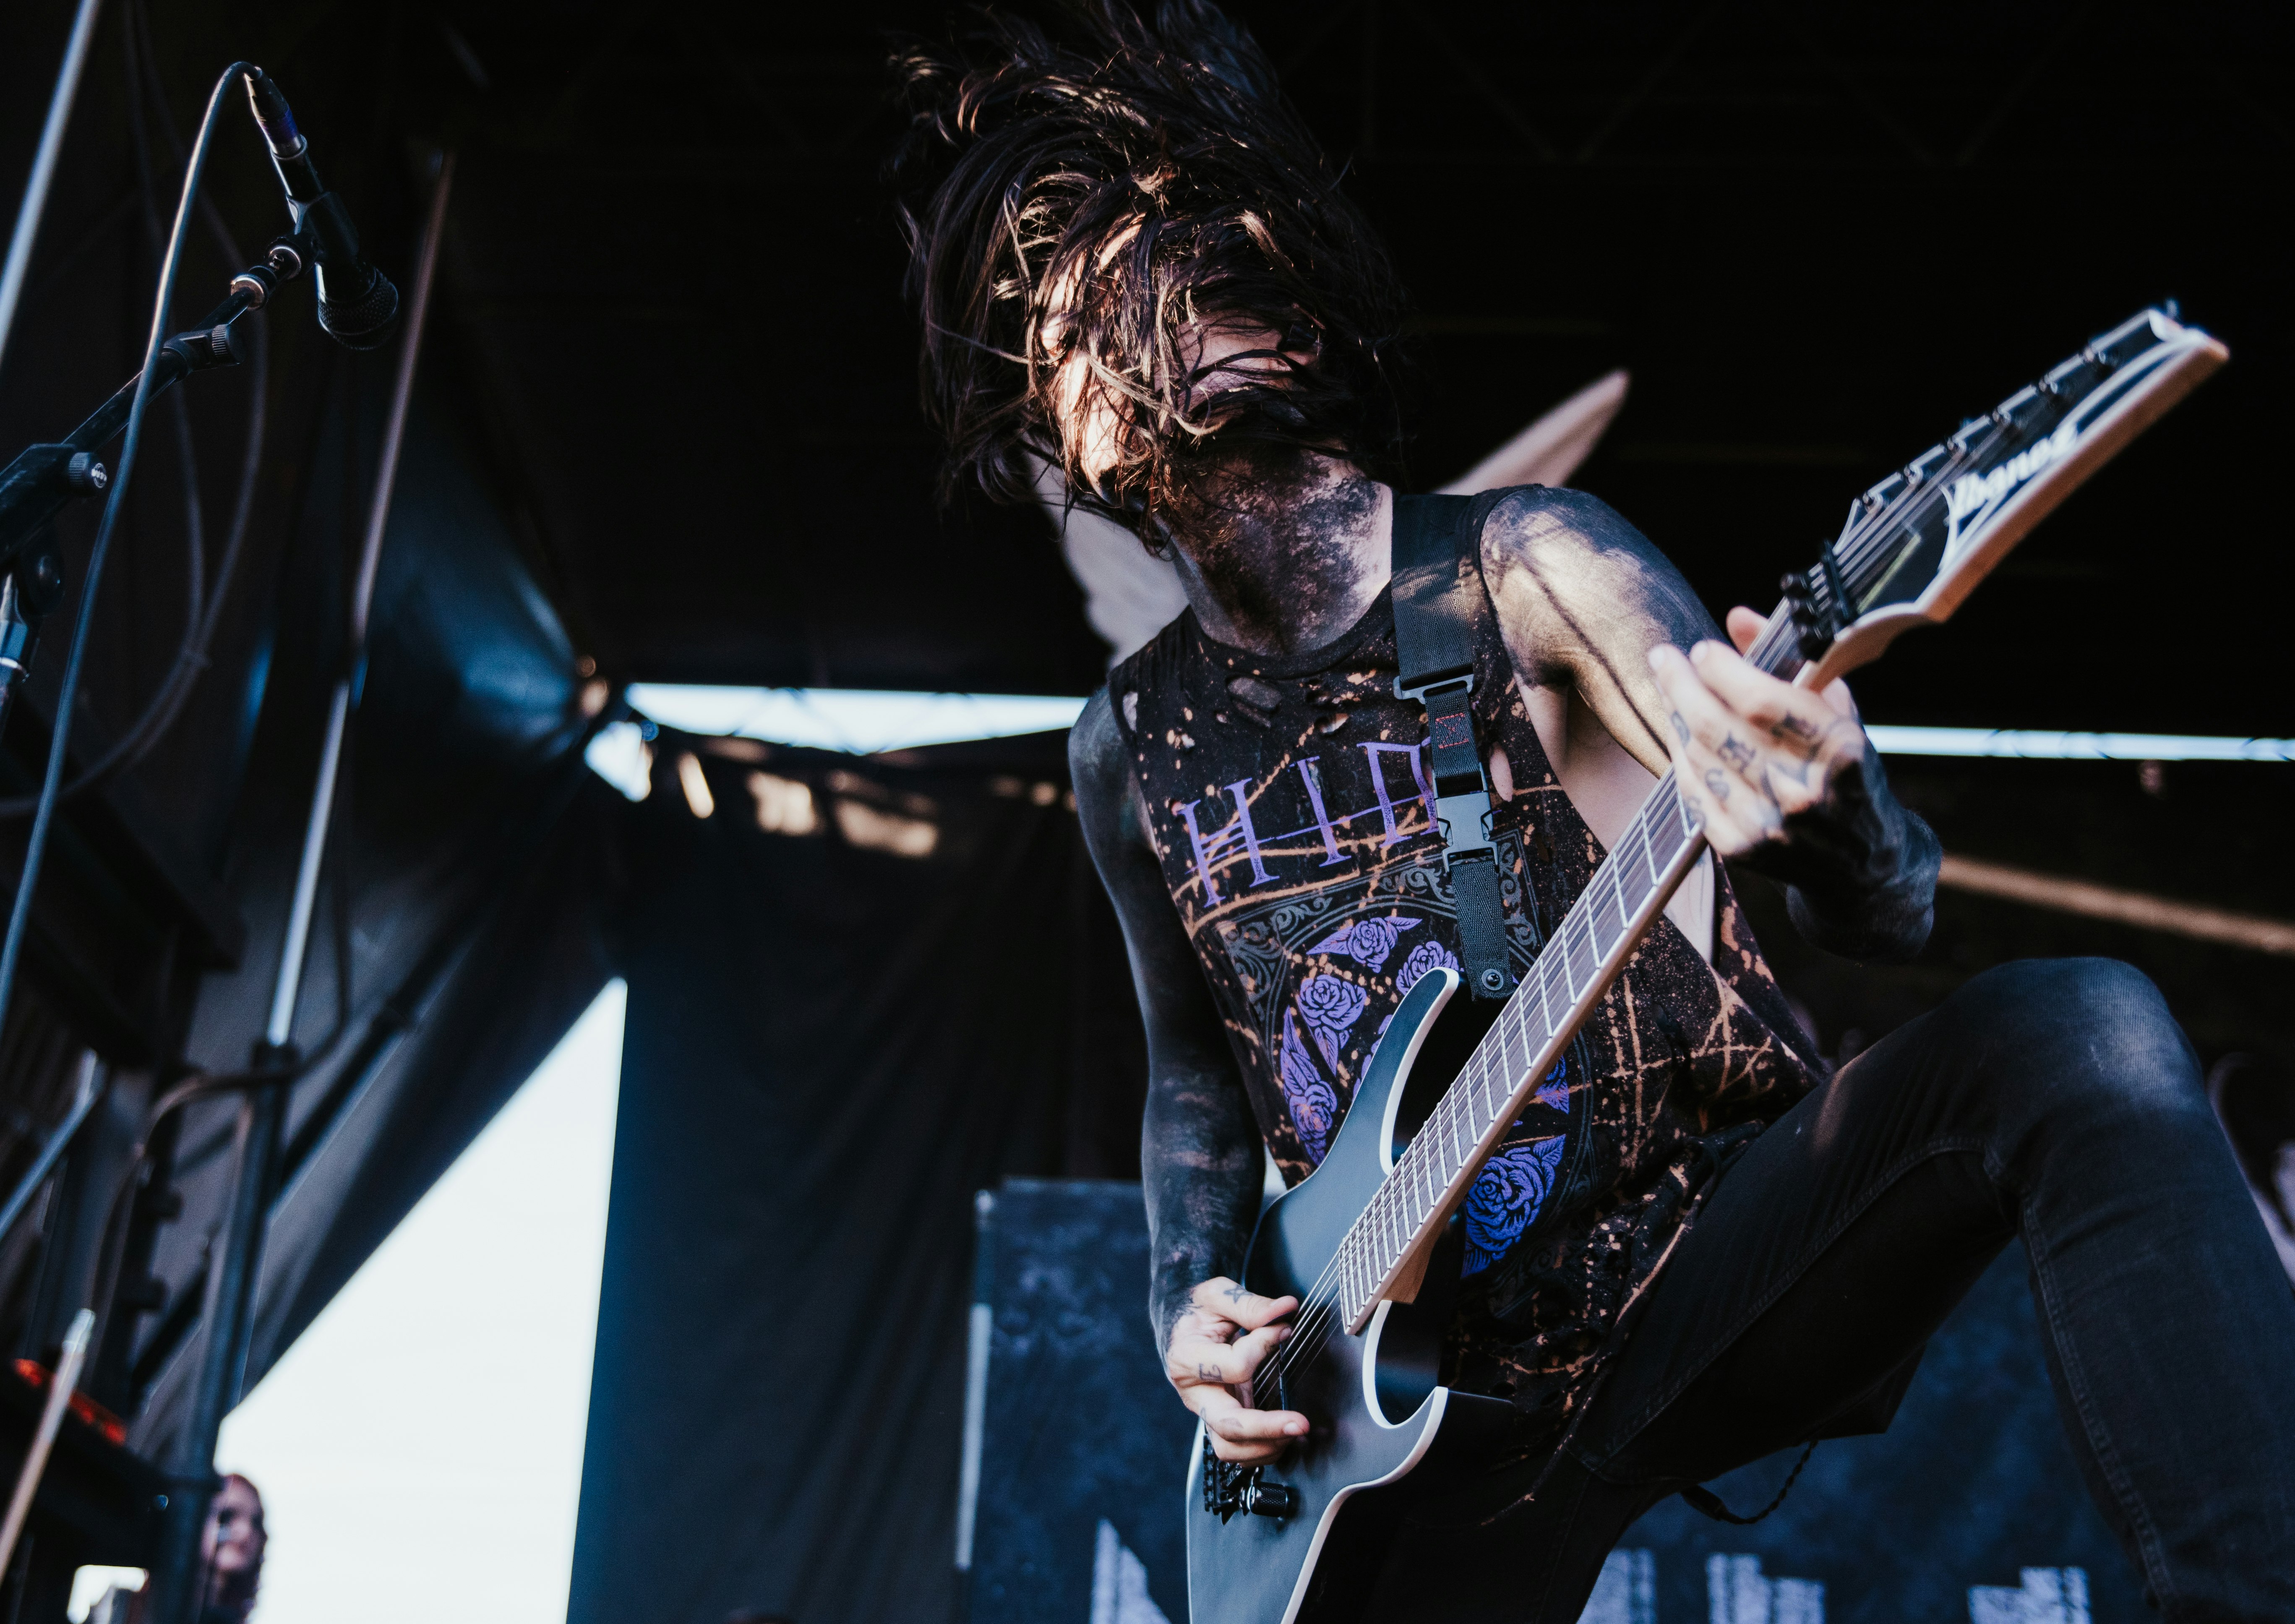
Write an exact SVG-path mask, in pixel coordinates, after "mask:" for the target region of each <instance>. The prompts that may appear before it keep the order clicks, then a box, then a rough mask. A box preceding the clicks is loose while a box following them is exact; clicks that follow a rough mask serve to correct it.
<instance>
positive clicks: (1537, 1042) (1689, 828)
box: [1337, 607, 1801, 1331]
mask: <svg viewBox="0 0 2295 1624" xmlns="http://www.w3.org/2000/svg"><path fill="white" fill-rule="evenodd" d="M1747 657H1748V658H1749V659H1750V660H1751V661H1752V663H1753V664H1754V665H1758V666H1760V668H1761V669H1762V670H1764V671H1767V672H1769V673H1772V674H1774V675H1780V676H1791V675H1792V674H1793V672H1794V671H1795V670H1797V669H1798V668H1799V667H1800V665H1801V655H1800V651H1799V649H1798V648H1797V647H1796V645H1795V643H1794V640H1793V631H1792V620H1791V616H1790V614H1789V612H1788V610H1787V609H1786V608H1782V607H1781V608H1779V609H1778V610H1777V612H1776V614H1775V615H1773V616H1770V619H1769V624H1768V627H1767V628H1766V629H1765V630H1764V631H1763V632H1762V634H1761V636H1760V639H1759V640H1758V641H1756V642H1755V643H1754V645H1753V647H1752V649H1750V650H1748V651H1747ZM1704 850H1705V836H1704V834H1703V831H1702V830H1701V829H1700V828H1699V826H1698V824H1697V822H1696V820H1695V818H1694V817H1692V816H1691V814H1690V813H1689V812H1688V809H1687V807H1686V806H1685V805H1684V804H1683V803H1682V798H1681V791H1680V788H1679V786H1678V785H1677V784H1676V783H1675V782H1674V776H1673V774H1672V773H1671V772H1670V771H1669V772H1667V773H1666V775H1665V776H1664V777H1663V778H1662V779H1659V780H1658V782H1657V788H1654V789H1653V790H1652V791H1651V792H1650V795H1649V798H1648V799H1647V800H1646V801H1644V802H1643V803H1642V805H1641V810H1640V811H1638V812H1636V813H1635V814H1634V817H1633V821H1632V822H1630V823H1629V824H1628V825H1627V826H1626V828H1625V830H1624V832H1623V833H1622V834H1621V835H1620V836H1618V839H1617V842H1616V844H1615V845H1613V846H1612V847H1611V848H1610V850H1609V853H1608V855H1607V856H1606V857H1605V859H1604V861H1603V862H1602V864H1601V866H1600V867H1599V868H1597V869H1595V871H1594V877H1593V878H1592V879H1591V880H1589V882H1588V883H1587V885H1586V889H1585V890H1584V891H1582V892H1580V894H1579V895H1578V900H1577V901H1576V902H1573V903H1572V904H1571V907H1570V911H1569V912H1568V913H1567V914H1566V915H1564V918H1563V920H1562V926H1561V928H1560V929H1558V930H1556V932H1555V933H1554V935H1553V938H1552V940H1550V941H1549V942H1548V943H1547V945H1546V947H1545V948H1544V950H1543V951H1540V954H1539V956H1538V959H1537V961H1536V962H1535V963H1534V964H1532V965H1531V968H1530V972H1529V974H1528V975H1524V976H1523V980H1522V984H1521V985H1520V986H1518V987H1516V988H1515V991H1514V993H1513V996H1511V997H1510V998H1508V999H1507V1001H1506V1003H1505V1005H1504V1006H1503V1007H1502V1008H1500V1009H1499V1016H1498V1019H1497V1020H1496V1021H1494V1022H1492V1023H1491V1028H1490V1030H1489V1031H1488V1032H1485V1033H1483V1034H1482V1041H1481V1042H1480V1043H1479V1044H1477V1045H1476V1046H1475V1049H1474V1055H1473V1057H1471V1058H1470V1059H1468V1061H1467V1062H1466V1066H1465V1068H1464V1069H1463V1070H1462V1071H1460V1072H1459V1073H1458V1079H1457V1081H1454V1082H1452V1083H1451V1084H1450V1088H1449V1089H1446V1090H1445V1091H1444V1093H1443V1095H1442V1099H1441V1100H1440V1101H1439V1102H1438V1103H1437V1104H1436V1106H1435V1107H1434V1109H1433V1112H1432V1113H1431V1114H1429V1115H1428V1116H1427V1119H1426V1122H1425V1126H1424V1127H1423V1128H1421V1129H1420V1130H1419V1131H1418V1132H1417V1134H1415V1135H1414V1136H1413V1137H1412V1138H1411V1141H1410V1145H1409V1148H1408V1149H1407V1150H1405V1151H1404V1152H1403V1154H1402V1155H1401V1156H1400V1157H1398V1158H1397V1159H1396V1161H1395V1164H1394V1171H1393V1173H1392V1174H1390V1175H1389V1176H1388V1178H1387V1180H1386V1182H1385V1183H1384V1185H1382V1186H1381V1187H1380V1188H1379V1192H1378V1194H1377V1195H1376V1196H1374V1197H1373V1198H1372V1200H1371V1202H1370V1204H1369V1205H1368V1206H1367V1207H1365V1208H1364V1209H1363V1212H1362V1214H1361V1216H1360V1217H1359V1218H1358V1219H1357V1220H1355V1223H1354V1226H1353V1228H1351V1229H1350V1230H1349V1231H1348V1233H1347V1236H1346V1238H1345V1240H1344V1241H1343V1242H1342V1243H1341V1245H1340V1255H1339V1260H1338V1266H1337V1271H1338V1289H1339V1295H1340V1298H1341V1307H1342V1309H1343V1310H1344V1316H1345V1320H1346V1325H1347V1328H1348V1329H1349V1330H1350V1331H1360V1330H1361V1329H1362V1327H1363V1326H1365V1325H1368V1323H1369V1321H1370V1317H1371V1314H1372V1311H1373V1310H1376V1308H1377V1307H1378V1304H1379V1302H1380V1300H1381V1299H1382V1298H1384V1297H1386V1296H1389V1295H1391V1294H1393V1292H1394V1290H1395V1289H1396V1288H1397V1285H1398V1282H1400V1281H1402V1280H1404V1279H1406V1278H1408V1277H1409V1275H1410V1271H1411V1269H1413V1267H1414V1266H1415V1265H1416V1264H1417V1261H1418V1260H1419V1259H1420V1258H1421V1256H1422V1255H1423V1253H1424V1252H1425V1248H1426V1247H1427V1246H1428V1245H1431V1244H1432V1242H1433V1238H1434V1236H1436V1234H1438V1233H1439V1232H1440V1230H1441V1228H1442V1224H1443V1223H1444V1221H1445V1220H1448V1218H1449V1217H1450V1213H1451V1212H1453V1211H1454V1210H1455V1209H1456V1208H1457V1206H1458V1204H1459V1203H1460V1202H1461V1201H1463V1200H1465V1199H1466V1188H1467V1187H1468V1186H1469V1185H1471V1184H1472V1183H1474V1178H1475V1175H1477V1174H1478V1173H1480V1172H1481V1171H1482V1166H1483V1164H1484V1163H1487V1162H1488V1161H1489V1160H1490V1159H1491V1156H1492V1155H1494V1154H1496V1152H1497V1150H1498V1147H1499V1143H1500V1141H1501V1140H1503V1139H1504V1138H1505V1137H1506V1133H1507V1129H1508V1128H1510V1127H1511V1126H1512V1125H1513V1124H1514V1122H1515V1120H1516V1119H1517V1118H1519V1117H1520V1116H1521V1115H1522V1114H1523V1111H1525V1110H1527V1109H1528V1108H1529V1106H1530V1104H1531V1100H1532V1099H1533V1098H1536V1095H1537V1092H1538V1088H1539V1084H1540V1081H1541V1080H1543V1079H1544V1078H1545V1077H1546V1075H1547V1074H1548V1073H1549V1072H1551V1071H1552V1070H1553V1069H1554V1065H1555V1063H1556V1061H1558V1060H1559V1059H1561V1057H1562V1053H1563V1050H1564V1049H1566V1048H1568V1047H1569V1043H1570V1040H1571V1039H1572V1037H1573V1036H1575V1035H1576V1033H1577V1031H1578V1028H1579V1027H1580V1025H1582V1024H1584V1023H1585V1020H1586V1017H1587V1016H1589V1015H1591V1014H1592V1013H1593V1010H1594V1006H1595V1005H1597V1004H1598V1003H1600V1002H1601V1001H1602V998H1603V996H1604V994H1605V993H1607V992H1609V990H1610V984H1611V983H1613V982H1614V981H1616V980H1617V978H1618V973H1619V972H1620V971H1621V970H1622V969H1623V968H1624V967H1625V964H1626V960H1627V959H1630V958H1632V957H1633V953H1634V949H1635V948H1637V947H1638V946H1639V945H1640V943H1641V939H1642V937H1643V936H1644V935H1646V934H1648V931H1649V928H1650V926H1652V925H1653V924H1654V923H1655V922H1656V920H1657V917H1658V915H1659V914H1660V913H1661V912H1662V911H1663V910H1664V908H1665V905H1666V903H1667V902H1670V901H1671V900H1672V897H1673V894H1674V892H1675V891H1676V890H1677V889H1678V888H1679V886H1680V885H1681V882H1682V881H1683V880H1684V879H1686V878H1687V877H1688V875H1689V870H1690V869H1692V868H1693V867H1695V864H1696V862H1697V859H1698V857H1699V856H1700V855H1701V854H1702V853H1703V852H1704Z"/></svg>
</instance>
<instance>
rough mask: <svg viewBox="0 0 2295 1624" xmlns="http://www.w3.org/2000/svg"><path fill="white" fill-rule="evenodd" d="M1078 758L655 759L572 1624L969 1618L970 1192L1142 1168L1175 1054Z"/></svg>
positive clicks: (939, 754) (1050, 745) (638, 834)
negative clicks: (1106, 861)
mask: <svg viewBox="0 0 2295 1624" xmlns="http://www.w3.org/2000/svg"><path fill="white" fill-rule="evenodd" d="M1064 749H1065V747H1064V741H1063V739H1062V738H1060V737H1059V736H1047V737H1043V738H1038V739H1021V740H1013V741H1007V742H1004V743H1000V744H989V745H974V746H962V747H946V748H943V749H938V750H929V751H919V752H914V753H911V754H910V755H905V756H902V757H898V758H895V759H894V760H893V761H891V762H886V761H885V760H884V758H875V759H871V760H868V761H856V760H855V759H854V758H853V757H849V756H839V757H830V756H822V755H810V754H806V753H800V752H794V751H778V752H771V753H768V752H766V751H765V750H764V748H763V747H756V746H750V747H747V750H745V751H744V750H742V741H739V740H732V741H723V740H720V741H706V742H705V741H698V740H682V739H674V738H670V737H665V738H664V739H661V740H659V741H657V745H656V759H655V788H654V791H653V794H652V796H650V797H649V799H648V800H646V801H645V802H643V803H641V804H638V805H636V806H633V807H632V808H631V809H630V812H629V816H628V823H627V826H626V828H625V839H624V840H623V841H622V843H621V845H622V850H623V852H624V853H625V862H626V865H627V868H626V871H625V874H624V876H623V877H622V878H623V883H624V885H625V889H624V891H623V893H622V894H623V895H625V897H626V898H627V899H628V901H627V902H626V904H625V907H624V908H623V910H621V912H620V915H619V918H617V920H616V922H615V924H614V926H613V927H612V929H611V930H610V932H609V935H610V937H611V939H612V941H613V943H614V957H615V959H616V960H617V964H618V967H619V968H620V970H621V972H622V974H623V975H625V976H626V977H627V980H628V983H629V1005H628V1026H627V1033H626V1036H625V1040H624V1049H623V1063H622V1092H621V1111H620V1119H619V1127H618V1130H617V1139H616V1141H615V1147H614V1176H613V1195H612V1215H611V1221H610V1224H609V1227H608V1234H607V1242H606V1261H605V1277H604V1286H603V1292H602V1296H601V1299H600V1305H599V1315H598V1350H597V1362H596V1366H595V1373H594V1375H593V1377H592V1387H591V1401H590V1424H589V1441H588V1447H587V1449H586V1451H585V1454H584V1464H583V1483H582V1506H581V1515H580V1522H579V1525H578V1531H577V1534H576V1541H575V1555H574V1578H573V1595H572V1605H571V1608H570V1610H569V1613H568V1618H569V1621H570V1624H608V1621H610V1624H620V1621H621V1620H632V1619H644V1620H649V1621H653V1624H719V1620H722V1619H723V1618H724V1617H725V1615H726V1614H727V1613H728V1612H731V1611H732V1610H734V1609H736V1608H739V1607H755V1608H761V1609H766V1610H771V1611H784V1610H785V1611H788V1612H791V1613H793V1614H794V1615H795V1616H796V1618H798V1619H801V1620H805V1621H806V1624H822V1621H826V1620H911V1619H914V1620H933V1621H934V1624H940V1621H941V1620H945V1619H946V1618H947V1617H948V1616H949V1612H948V1610H949V1607H950V1604H951V1599H952V1598H951V1590H950V1587H951V1561H952V1554H953V1540H954V1526H955V1492H956V1482H957V1460H958V1449H959V1441H960V1410H961V1398H962V1390H963V1378H964V1343H965V1322H966V1310H967V1302H968V1291H967V1287H968V1282H969V1277H970V1276H969V1268H968V1260H969V1255H970V1251H971V1245H972V1200H973V1195H974V1193H975V1192H976V1190H978V1189H980V1188H982V1187H984V1186H990V1185H993V1184H994V1183H996V1182H997V1180H998V1179H999V1178H1000V1176H1002V1175H1004V1174H1008V1173H1037V1172H1053V1171H1061V1172H1067V1173H1073V1174H1082V1175H1087V1176H1102V1177H1106V1176H1116V1177H1131V1178H1136V1177H1137V1176H1138V1132H1139V1106H1140V1099H1141V1093H1142V1088H1143V1079H1144V1075H1145V1063H1144V1049H1143V1045H1142V1041H1141V1038H1140V1035H1139V1025H1138V1017H1137V1015H1136V1013H1135V1009H1134V1005H1133V1003H1132V999H1131V987H1130V981H1129V975H1128V973H1127V972H1126V970H1125V968H1124V965H1123V956H1122V948H1121V943H1120V941H1119V940H1118V938H1117V935H1116V931H1115V919H1114V917H1113V915H1112V914H1111V913H1110V912H1109V911H1108V909H1107V902H1106V900H1105V898H1104V896H1103V894H1101V892H1100V890H1099V887H1098V881H1097V879H1096V878H1095V877H1094V876H1093V874H1092V872H1091V869H1090V861H1089V860H1088V858H1087V856H1086V854H1085V853H1084V851H1083V847H1082V837H1081V834H1080V831H1079V829H1078V826H1077V823H1076V820H1075V819H1074V815H1073V814H1072V813H1071V812H1069V811H1068V810H1067V808H1066V805H1065V804H1064V802H1065V797H1066V788H1067V783H1066V763H1065V755H1064ZM713 750H714V751H715V752H716V754H714V755H713V754H708V753H709V752H711V751H713ZM736 751H738V752H740V754H741V755H742V756H746V757H747V758H748V759H740V758H739V757H729V755H727V754H726V753H727V752H736ZM689 753H690V754H691V755H693V756H694V759H695V760H697V761H706V777H707V782H708V785H709V788H710V791H711V800H712V802H713V803H714V813H713V815H712V816H710V817H709V818H707V819H706V820H703V819H698V818H697V817H695V816H694V815H693V812H692V810H691V807H690V802H689V799H688V796H687V795H686V794H685V793H684V791H683V789H682V785H681V781H680V776H679V768H680V765H681V763H680V757H681V756H682V755H687V754H689ZM798 786H802V788H797V787H798ZM761 808H763V809H764V816H765V817H767V818H770V819H771V820H775V821H778V822H779V823H780V825H781V827H782V828H784V829H789V828H799V829H801V828H804V826H805V825H806V823H807V822H808V821H812V822H813V823H814V824H815V825H816V827H815V828H813V830H812V831H811V832H809V833H802V834H794V833H772V832H767V831H766V830H765V829H764V828H761V826H760V825H761V816H760V809H761ZM927 839H929V841H930V842H931V844H932V849H931V852H930V853H929V854H928V855H922V856H919V855H905V854H902V852H901V851H900V850H898V849H896V848H898V847H901V846H906V847H907V848H908V849H909V850H910V851H911V852H913V851H915V850H917V849H918V848H919V846H920V845H922V844H923V843H924V842H925V841H926V840H927ZM870 841H873V842H875V843H877V844H876V845H875V846H874V847H873V848H872V847H871V846H870V845H863V844H856V842H870ZM1144 1285H1145V1283H1144V1281H1143V1282H1142V1288H1143V1289H1142V1292H1141V1305H1142V1307H1141V1326H1142V1329H1141V1334H1142V1335H1143V1336H1144V1335H1145V1328H1144V1326H1145V1318H1144V1315H1145V1301H1146V1298H1145V1290H1144Z"/></svg>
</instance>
